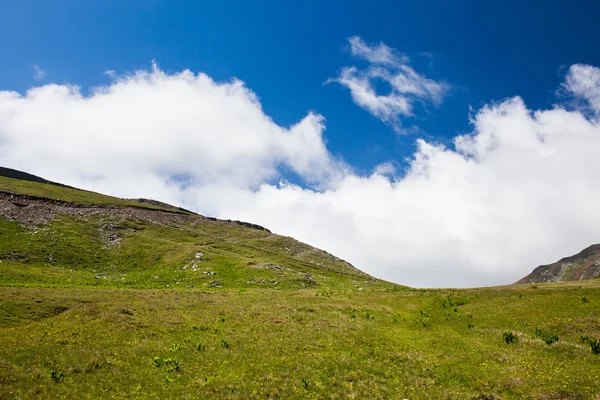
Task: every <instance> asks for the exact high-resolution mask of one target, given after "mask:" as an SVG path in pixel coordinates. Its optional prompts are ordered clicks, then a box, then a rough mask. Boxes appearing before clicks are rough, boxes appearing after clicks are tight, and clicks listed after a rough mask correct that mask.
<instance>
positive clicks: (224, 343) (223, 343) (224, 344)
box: [221, 339, 231, 349]
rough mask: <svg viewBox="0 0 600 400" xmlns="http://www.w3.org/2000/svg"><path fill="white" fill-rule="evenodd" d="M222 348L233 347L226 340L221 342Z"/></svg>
mask: <svg viewBox="0 0 600 400" xmlns="http://www.w3.org/2000/svg"><path fill="white" fill-rule="evenodd" d="M221 346H223V347H224V348H226V349H228V348H229V347H231V345H230V344H229V342H228V341H227V340H225V339H223V340H221Z"/></svg>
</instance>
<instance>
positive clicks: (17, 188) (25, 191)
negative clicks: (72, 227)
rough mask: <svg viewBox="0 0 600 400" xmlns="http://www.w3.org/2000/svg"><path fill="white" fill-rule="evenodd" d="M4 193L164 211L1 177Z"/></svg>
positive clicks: (52, 186) (150, 206)
mask: <svg viewBox="0 0 600 400" xmlns="http://www.w3.org/2000/svg"><path fill="white" fill-rule="evenodd" d="M2 192H3V193H15V194H19V195H25V196H33V197H39V198H43V199H49V200H59V201H64V202H68V203H79V204H96V205H99V204H101V205H113V206H131V207H140V208H149V209H163V208H162V207H158V206H154V205H150V204H145V203H141V202H139V201H136V200H127V199H120V198H118V197H112V196H107V195H104V194H100V193H95V192H90V191H87V190H80V189H71V188H65V187H61V186H57V185H52V184H49V183H37V182H30V181H24V180H20V179H13V178H7V177H4V176H0V193H2ZM169 210H171V211H172V212H183V211H178V210H173V209H170V208H169Z"/></svg>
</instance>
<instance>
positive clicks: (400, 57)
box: [348, 36, 408, 67]
mask: <svg viewBox="0 0 600 400" xmlns="http://www.w3.org/2000/svg"><path fill="white" fill-rule="evenodd" d="M348 43H350V52H351V53H352V55H354V56H356V57H360V58H364V59H365V60H367V61H369V62H371V63H373V64H384V65H389V66H392V67H395V66H398V65H402V64H405V63H407V62H408V57H407V56H406V55H404V54H401V53H399V52H398V51H397V50H396V49H393V48H391V47H389V46H387V45H386V44H385V43H383V42H380V43H379V44H376V45H368V44H366V43H365V42H364V41H363V40H362V39H361V38H360V37H358V36H352V37H351V38H350V39H348Z"/></svg>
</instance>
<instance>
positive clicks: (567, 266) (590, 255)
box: [517, 244, 600, 283]
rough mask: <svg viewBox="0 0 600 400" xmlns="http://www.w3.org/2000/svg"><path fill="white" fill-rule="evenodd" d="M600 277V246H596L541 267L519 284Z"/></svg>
mask: <svg viewBox="0 0 600 400" xmlns="http://www.w3.org/2000/svg"><path fill="white" fill-rule="evenodd" d="M598 277H600V244H594V245H592V246H590V247H588V248H587V249H585V250H583V251H582V252H580V253H578V254H575V255H574V256H571V257H565V258H562V259H560V260H559V261H557V262H555V263H554V264H549V265H540V266H539V267H537V268H536V269H534V270H533V272H532V273H531V274H529V275H527V276H526V277H524V278H523V279H521V280H519V281H518V282H517V283H541V282H565V281H580V280H585V279H595V278H598Z"/></svg>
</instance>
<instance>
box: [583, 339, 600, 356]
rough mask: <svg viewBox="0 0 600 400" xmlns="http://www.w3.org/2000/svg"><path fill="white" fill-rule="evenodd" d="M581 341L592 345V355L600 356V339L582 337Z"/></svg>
mask: <svg viewBox="0 0 600 400" xmlns="http://www.w3.org/2000/svg"><path fill="white" fill-rule="evenodd" d="M579 339H580V340H581V343H588V344H589V345H590V350H591V351H592V354H600V340H599V339H596V338H593V337H589V336H581V337H580V338H579Z"/></svg>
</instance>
